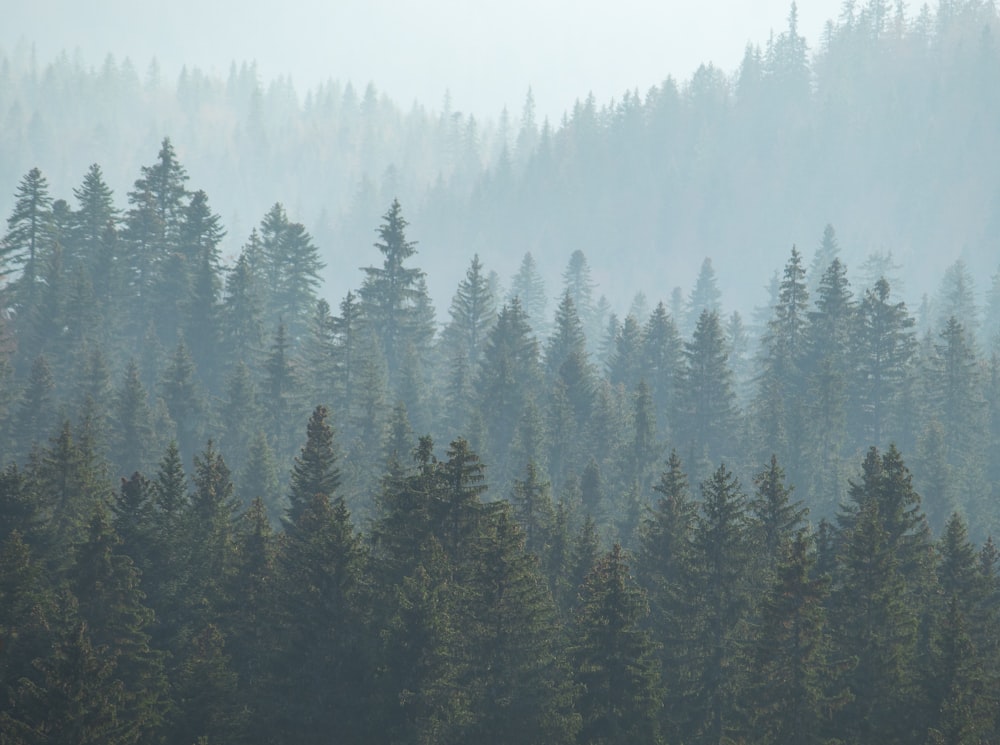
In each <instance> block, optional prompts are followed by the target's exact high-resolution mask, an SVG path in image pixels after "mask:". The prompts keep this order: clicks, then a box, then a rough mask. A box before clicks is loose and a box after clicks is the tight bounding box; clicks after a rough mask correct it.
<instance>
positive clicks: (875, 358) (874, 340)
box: [851, 279, 914, 446]
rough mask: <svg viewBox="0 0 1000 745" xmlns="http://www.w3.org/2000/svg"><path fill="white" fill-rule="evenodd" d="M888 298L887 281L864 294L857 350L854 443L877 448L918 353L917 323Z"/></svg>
mask: <svg viewBox="0 0 1000 745" xmlns="http://www.w3.org/2000/svg"><path fill="white" fill-rule="evenodd" d="M889 292H890V290H889V283H888V282H887V281H886V280H884V279H880V280H879V281H878V282H876V283H875V286H874V287H873V288H872V289H870V290H868V291H866V292H865V296H864V299H863V300H862V301H861V304H860V307H859V313H858V327H857V328H856V330H855V333H854V337H853V338H854V344H853V345H852V357H853V358H854V360H855V362H854V371H855V378H854V381H853V385H852V386H851V390H852V392H853V393H854V396H855V397H856V399H855V401H854V402H852V407H851V410H852V411H854V412H855V413H856V415H857V421H856V422H855V423H854V426H855V438H856V440H855V441H863V442H868V443H874V444H875V445H876V446H878V445H881V444H882V443H883V442H884V440H885V438H886V437H887V435H888V433H889V432H890V431H892V425H893V419H894V416H895V415H896V414H897V413H898V412H897V409H896V407H897V406H898V402H899V400H900V397H901V394H902V390H901V389H902V383H903V380H904V378H905V376H906V372H907V365H908V364H909V362H910V359H911V358H912V356H913V352H914V341H913V334H912V331H911V329H912V327H913V319H912V318H911V317H910V316H909V314H908V313H907V311H906V304H905V303H902V302H899V303H892V302H891V301H890V299H889Z"/></svg>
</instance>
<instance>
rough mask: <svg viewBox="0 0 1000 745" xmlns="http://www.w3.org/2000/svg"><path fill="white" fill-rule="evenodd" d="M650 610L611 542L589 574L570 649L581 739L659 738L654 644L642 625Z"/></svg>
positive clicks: (618, 548) (617, 547)
mask: <svg viewBox="0 0 1000 745" xmlns="http://www.w3.org/2000/svg"><path fill="white" fill-rule="evenodd" d="M648 613H649V605H648V603H647V601H646V596H645V593H644V592H643V591H642V590H641V589H639V588H638V587H637V586H636V585H635V583H634V581H633V579H632V576H631V574H630V572H629V565H628V563H627V559H626V557H625V553H624V551H623V550H622V548H621V546H620V545H618V544H615V545H614V547H613V548H612V549H611V551H610V552H608V553H607V554H605V555H604V556H603V557H601V559H600V560H599V561H598V562H597V564H596V565H595V566H594V568H593V570H592V571H591V572H590V574H589V575H588V576H587V579H586V581H585V582H584V585H583V587H582V588H581V593H580V606H579V608H578V609H577V611H576V614H575V618H574V638H575V643H574V644H573V646H572V647H571V650H570V653H571V656H572V659H573V665H574V669H575V673H576V674H575V679H576V682H577V683H578V684H580V685H581V687H582V691H581V694H580V698H579V700H578V702H577V709H578V710H579V712H580V715H581V717H582V720H583V721H582V728H581V731H580V741H581V742H602V743H609V744H610V743H623V744H624V743H634V742H648V743H656V742H660V741H661V735H660V717H661V707H662V701H661V696H662V689H661V683H660V675H659V670H658V666H657V662H656V645H655V643H654V642H653V640H652V638H651V636H650V634H649V632H648V631H647V630H645V629H643V628H642V622H643V619H644V618H645V617H646V616H647V615H648Z"/></svg>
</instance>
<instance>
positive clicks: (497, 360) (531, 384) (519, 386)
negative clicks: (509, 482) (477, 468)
mask: <svg viewBox="0 0 1000 745" xmlns="http://www.w3.org/2000/svg"><path fill="white" fill-rule="evenodd" d="M540 374H541V373H540V370H539V363H538V343H537V342H536V341H535V338H534V337H533V336H532V335H531V327H530V326H529V325H528V319H527V316H526V315H525V313H524V311H523V310H522V309H521V305H520V303H518V302H517V300H516V299H515V300H514V301H513V302H512V303H511V304H510V305H506V306H504V308H503V309H502V310H501V311H500V315H499V316H498V318H497V323H496V326H494V327H493V328H492V329H491V330H490V333H489V336H488V338H487V342H486V348H485V350H484V352H483V364H482V366H481V367H480V372H479V376H478V379H477V383H476V389H477V390H478V392H479V411H480V412H481V414H482V417H483V420H484V422H485V423H486V426H487V436H488V445H487V451H488V452H489V453H490V454H491V456H492V458H493V460H494V464H495V465H496V467H497V471H498V472H499V473H501V474H502V473H505V472H506V469H507V464H506V455H507V451H508V448H509V447H510V443H511V441H512V439H513V435H514V430H515V428H516V426H517V421H518V419H519V418H520V416H521V413H522V411H523V407H524V406H525V405H526V403H527V401H528V400H530V399H532V398H533V394H534V392H535V389H536V387H537V386H538V384H539V380H540Z"/></svg>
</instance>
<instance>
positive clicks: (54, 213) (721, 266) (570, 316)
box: [0, 0, 1000, 745]
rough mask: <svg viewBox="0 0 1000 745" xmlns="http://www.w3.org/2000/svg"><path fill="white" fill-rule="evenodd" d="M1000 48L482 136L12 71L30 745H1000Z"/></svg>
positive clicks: (13, 698)
mask: <svg viewBox="0 0 1000 745" xmlns="http://www.w3.org/2000/svg"><path fill="white" fill-rule="evenodd" d="M997 27H998V15H997V10H996V7H995V6H994V5H993V4H992V3H981V2H975V1H971V0H967V1H964V2H943V1H942V2H941V3H940V4H939V7H938V8H937V10H936V12H934V13H932V12H931V11H930V10H928V9H926V8H925V9H923V10H921V11H919V13H918V14H917V15H916V16H910V15H907V12H906V10H905V8H904V6H903V4H901V3H900V4H897V5H896V6H895V8H889V7H888V6H887V5H886V3H884V2H881V1H880V0H872V1H871V2H866V3H863V4H860V5H859V4H855V3H846V4H845V6H844V12H843V14H842V16H841V18H839V19H838V20H837V21H834V22H831V23H830V25H829V26H828V29H827V33H826V35H825V37H824V40H823V43H822V47H821V48H820V49H819V50H817V51H816V52H815V53H814V54H812V55H810V54H809V50H807V49H806V47H805V46H804V41H803V40H802V37H801V36H800V35H799V33H798V30H797V27H796V15H795V9H794V6H793V7H792V11H791V13H790V16H789V19H788V28H786V29H785V30H783V31H782V32H780V33H778V34H776V35H775V36H774V37H772V39H770V40H769V41H768V43H767V45H766V47H765V48H763V49H759V48H757V47H754V46H751V47H749V48H748V49H747V54H746V57H745V59H744V63H743V65H742V66H741V68H740V70H739V72H738V73H737V74H736V75H734V76H727V75H725V74H723V73H722V72H720V71H719V70H717V69H715V68H712V67H711V66H705V67H703V68H702V69H700V70H699V71H698V72H697V73H696V74H695V76H694V77H693V78H692V80H690V81H688V82H687V83H685V84H682V85H679V84H677V83H676V82H675V81H673V80H672V79H668V80H667V81H666V82H665V83H664V84H663V86H662V87H658V88H656V89H654V90H652V91H650V92H649V93H648V94H646V95H645V96H644V97H642V96H640V95H639V94H638V93H629V94H627V95H626V96H624V97H623V99H622V100H621V101H618V102H611V103H609V104H607V105H604V106H598V104H597V103H596V102H595V101H594V100H593V98H592V97H591V98H588V99H585V100H583V101H581V103H580V104H579V105H578V106H577V107H576V108H575V109H574V111H573V112H572V113H570V114H567V116H566V117H565V118H564V120H563V121H562V122H561V123H560V124H559V125H558V126H552V125H550V124H549V123H541V124H540V123H538V122H537V121H535V117H534V113H533V108H532V107H533V102H532V100H531V98H530V96H529V98H528V100H527V102H526V103H525V106H524V110H523V111H522V113H521V117H520V120H519V122H518V123H517V125H514V124H513V123H512V121H511V117H509V116H508V115H507V114H504V115H503V116H501V117H500V118H499V119H498V120H497V121H496V122H491V123H487V124H486V125H485V126H483V128H482V129H481V128H480V126H481V125H480V124H479V123H477V122H476V120H475V119H474V118H472V117H469V116H466V115H464V114H461V113H460V112H456V111H452V110H451V108H450V106H451V104H450V103H449V102H446V103H445V104H444V106H443V111H442V112H440V113H438V114H429V113H427V112H426V111H424V110H422V109H421V108H420V107H418V106H415V107H414V109H413V110H412V111H411V112H409V113H408V114H405V115H404V114H403V113H401V111H400V110H399V109H397V108H396V107H395V105H394V104H392V102H390V101H388V100H387V99H385V98H384V97H380V96H379V95H378V93H377V91H376V89H375V88H374V86H369V87H368V89H367V90H366V91H365V92H364V94H363V95H360V96H359V95H358V94H357V93H356V92H355V91H354V89H353V88H352V87H351V86H350V85H349V84H347V85H345V86H341V85H340V84H339V83H333V82H331V83H330V84H329V85H328V86H325V87H322V88H321V89H320V90H317V91H313V92H310V94H309V95H308V96H307V98H306V100H305V101H304V102H303V103H302V104H301V105H300V104H299V102H298V100H297V99H296V95H295V92H294V89H293V88H292V86H291V82H290V81H276V82H275V83H273V84H272V85H271V86H270V87H268V88H266V89H264V88H263V87H262V86H261V85H260V81H258V80H257V76H256V73H255V71H254V69H253V67H252V66H246V65H244V66H242V67H237V66H234V68H233V71H232V74H231V75H230V77H229V80H228V81H226V82H225V83H223V82H222V81H219V80H215V79H212V78H210V77H208V76H205V75H203V74H201V73H200V72H199V71H197V70H195V69H192V70H185V72H184V73H183V74H182V76H181V79H180V80H179V81H178V82H177V85H176V87H174V88H171V87H170V86H168V85H166V84H164V83H163V81H162V80H161V79H160V78H159V73H158V71H157V69H156V67H155V65H154V66H152V67H151V68H150V70H149V71H148V72H147V74H146V77H145V79H144V80H142V81H141V82H140V79H139V76H138V75H137V74H136V73H135V71H134V69H133V68H132V66H131V63H130V62H128V61H124V62H122V63H118V62H116V61H115V60H114V59H113V58H109V60H108V61H107V63H106V64H105V65H104V66H103V68H102V69H101V70H99V71H93V70H87V69H85V68H83V67H81V66H80V65H79V64H76V63H74V62H71V61H70V60H69V59H68V58H67V57H64V58H62V59H60V60H58V61H56V62H55V63H53V64H52V65H50V66H49V67H48V68H46V69H45V70H44V71H42V72H41V73H40V72H39V71H38V69H37V66H36V63H35V61H34V60H33V59H30V60H26V59H24V58H21V59H18V58H17V57H16V56H15V57H14V58H13V59H12V60H8V59H6V58H4V59H2V60H0V115H2V116H5V117H6V120H5V122H6V123H5V126H4V127H3V128H2V129H0V177H2V178H6V179H8V180H7V181H0V191H2V192H3V193H9V195H10V201H9V204H10V205H11V206H10V210H9V212H8V213H7V219H6V223H5V228H0V456H2V458H0V461H2V462H0V745H8V744H10V745H13V744H15V743H17V744H18V745H20V744H21V743H31V744H32V745H34V744H38V745H41V744H42V743H46V744H47V743H73V744H74V745H80V744H82V743H101V744H102V745H103V744H110V745H116V744H118V743H122V744H125V743H129V744H131V743H170V744H171V745H174V744H176V745H189V744H191V745H193V744H195V743H204V744H206V745H211V744H212V743H225V742H232V743H247V742H250V743H257V742H259V743H320V742H331V741H332V742H347V743H394V744H395V743H399V744H400V745H402V744H403V743H406V744H407V745H409V744H410V743H468V742H479V741H481V742H484V743H493V742H495V743H498V744H499V743H522V742H523V743H543V742H544V743H567V744H569V743H581V744H583V743H587V744H591V743H594V744H596V743H602V744H604V743H623V744H624V743H630V744H631V743H666V744H667V745H686V744H691V745H703V744H707V743H712V744H713V745H715V744H721V743H760V744H762V745H763V744H771V743H775V744H777V743H789V744H791V743H796V744H800V743H850V744H855V745H862V744H864V745H868V744H869V743H901V744H902V743H906V744H907V745H909V744H910V743H928V744H929V745H930V744H933V745H938V744H939V743H940V744H943V743H963V744H964V743H969V744H973V743H986V742H997V741H1000V673H998V671H1000V642H998V639H1000V567H998V562H1000V551H998V549H997V547H996V545H995V544H994V542H993V539H992V538H991V536H992V535H997V534H998V531H1000V460H998V454H1000V270H998V269H997V262H998V258H997V254H996V251H995V236H996V234H997V230H998V229H1000V222H997V217H996V215H997V214H998V213H997V209H996V205H997V204H998V203H1000V202H997V195H998V194H1000V192H998V191H997V187H996V173H997V165H998V164H997V162H996V158H997V155H998V153H1000V147H997V146H996V144H995V143H996V136H997V133H998V132H1000V128H998V127H997V126H995V125H996V124H997V123H998V121H1000V109H998V108H997V106H998V101H1000V98H998V96H997V94H996V91H997V90H1000V52H998V51H997V48H996V45H995V42H994V40H993V34H994V33H995V31H996V30H997ZM95 102H96V103H97V104H99V105H97V106H96V108H95V105H94V104H95ZM59 106H63V107H64V108H62V109H60V108H59ZM57 112H61V113H59V114H58V115H57ZM136 112H139V114H138V119H140V120H141V122H142V124H141V129H137V128H132V127H131V125H127V124H125V122H127V121H132V120H133V118H135V117H133V116H132V115H135V114H136ZM66 123H72V124H73V125H74V126H73V127H72V132H70V133H69V134H67V135H66V136H65V137H64V136H62V134H61V133H63V132H64V130H65V126H64V125H65V124H66ZM150 132H153V133H154V134H150ZM163 132H169V133H170V135H171V136H170V137H163ZM741 147H744V148H745V149H740V148H741ZM205 153H210V154H211V156H212V157H211V158H210V159H208V160H205V155H204V154H205ZM188 155H190V156H191V157H192V158H193V159H196V160H197V161H198V167H197V171H198V174H197V176H194V175H190V174H189V170H188V164H189V161H188ZM25 158H30V159H31V160H30V161H28V162H22V161H23V160H24V159H25ZM137 159H138V160H137ZM93 160H96V161H98V163H101V164H100V165H99V164H98V163H94V164H92V165H89V167H88V166H87V163H88V162H91V161H93ZM77 162H78V163H80V164H81V165H80V166H79V169H78V172H77V171H73V172H72V174H68V173H67V172H68V170H70V169H71V168H72V167H73V166H72V164H74V163H77ZM133 162H134V163H139V162H141V163H145V165H141V166H136V167H134V170H133V171H131V172H128V173H127V174H126V173H125V172H124V169H125V168H127V167H132V166H130V165H129V164H131V163H133ZM104 163H107V164H108V165H109V167H110V168H113V169H115V175H114V176H113V177H109V175H108V174H107V173H106V172H105V170H104V166H103V164H104ZM15 168H16V169H18V170H17V171H16V172H15V171H13V169H15ZM195 171H196V169H195V168H192V169H191V173H195ZM15 173H16V175H14V174H15ZM48 173H57V174H58V177H57V178H56V179H53V181H52V182H50V180H49V178H48V176H47V174H48ZM234 173H235V174H236V176H235V177H234V178H231V177H232V174H234ZM4 174H11V175H9V176H5V175H4ZM272 176H273V177H272ZM70 179H73V180H74V181H70ZM4 183H6V184H7V185H6V186H4V185H3V184H4ZM71 183H72V184H73V185H70V184H71ZM112 183H114V184H121V185H122V188H113V187H112V185H111V184H112ZM53 184H58V186H53ZM274 192H277V193H274ZM217 200H225V203H226V205H227V206H226V207H225V209H224V210H220V207H219V203H220V202H219V201H217ZM276 200H280V201H276ZM719 205H724V206H725V210H724V211H723V212H719V211H718V210H717V207H718V206H719ZM223 214H226V215H227V216H228V215H232V217H231V218H229V219H223V216H222V215H223ZM720 216H721V217H723V218H724V219H720ZM841 218H843V219H841ZM842 224H846V225H847V231H846V232H847V235H848V237H847V238H845V237H844V232H843V231H842V229H841V225H842ZM310 226H311V227H310ZM803 236H804V238H803ZM650 249H654V250H652V251H650ZM988 249H993V250H992V251H991V250H988ZM682 253H683V256H682V255H681V254H682ZM706 256H710V257H711V258H703V257H706ZM772 256H774V257H778V258H774V259H773V260H772V258H771V257H772ZM692 257H695V258H692ZM425 262H429V263H425ZM690 262H694V263H693V264H690ZM689 264H690V265H689ZM632 267H634V268H635V273H634V274H630V272H629V271H626V268H628V269H629V270H631V268H632ZM689 269H690V271H688V270H689ZM928 271H930V272H932V273H934V274H935V276H936V279H935V280H934V281H933V282H930V280H928V279H927V272H928ZM723 274H726V275H727V276H728V277H729V280H730V281H728V282H725V281H723V279H722V275H723ZM640 275H641V277H640ZM689 276H691V277H695V279H694V281H693V282H686V281H684V280H682V279H679V278H681V277H689ZM733 277H738V278H739V280H740V283H739V285H738V286H733V283H732V278H733ZM977 283H978V288H977ZM913 286H916V287H917V288H918V290H917V291H916V292H911V294H909V295H908V294H906V292H904V291H905V290H908V289H909V288H912V287H913ZM432 289H433V293H432ZM983 291H985V293H983ZM981 293H983V294H981ZM623 298H631V300H630V302H629V301H628V300H624V301H623ZM751 306H754V307H753V308H752V310H751V309H750V308H751ZM737 309H739V310H737Z"/></svg>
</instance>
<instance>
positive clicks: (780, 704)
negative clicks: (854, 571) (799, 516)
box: [749, 531, 847, 743]
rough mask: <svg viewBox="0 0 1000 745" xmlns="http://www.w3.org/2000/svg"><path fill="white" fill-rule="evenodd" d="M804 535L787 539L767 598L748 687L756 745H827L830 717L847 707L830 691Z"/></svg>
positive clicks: (828, 649)
mask: <svg viewBox="0 0 1000 745" xmlns="http://www.w3.org/2000/svg"><path fill="white" fill-rule="evenodd" d="M811 546H812V541H811V539H810V537H809V534H808V533H806V532H805V531H800V532H799V533H798V535H796V536H795V537H794V539H792V541H791V543H790V544H789V546H788V551H787V553H786V554H785V556H784V557H783V558H782V560H781V564H780V566H779V568H778V570H777V572H776V574H775V575H774V576H775V582H774V585H773V587H772V588H771V589H770V591H769V592H768V594H767V595H766V597H765V599H764V602H763V609H762V614H761V636H760V639H759V640H758V642H757V643H756V645H755V652H754V658H753V660H754V661H753V666H752V670H753V673H752V677H751V682H750V696H749V699H750V703H751V707H752V708H751V711H752V717H753V731H754V732H755V733H756V736H757V737H758V738H759V740H760V741H761V742H770V743H811V742H812V743H824V742H828V739H827V734H828V733H829V731H830V729H829V728H830V715H831V713H832V712H834V711H836V710H837V709H838V708H840V707H841V706H843V705H844V704H845V703H846V699H847V697H846V696H845V695H844V693H839V694H837V693H836V692H835V689H834V688H833V687H832V686H831V681H833V680H836V667H835V666H834V664H833V659H832V656H833V654H834V651H833V648H832V646H831V641H830V636H829V630H828V629H827V624H826V610H825V608H824V605H823V603H824V601H825V600H826V598H827V595H828V593H829V577H827V576H825V575H822V574H819V575H817V573H816V556H815V554H814V553H813V552H812V550H811Z"/></svg>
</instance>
